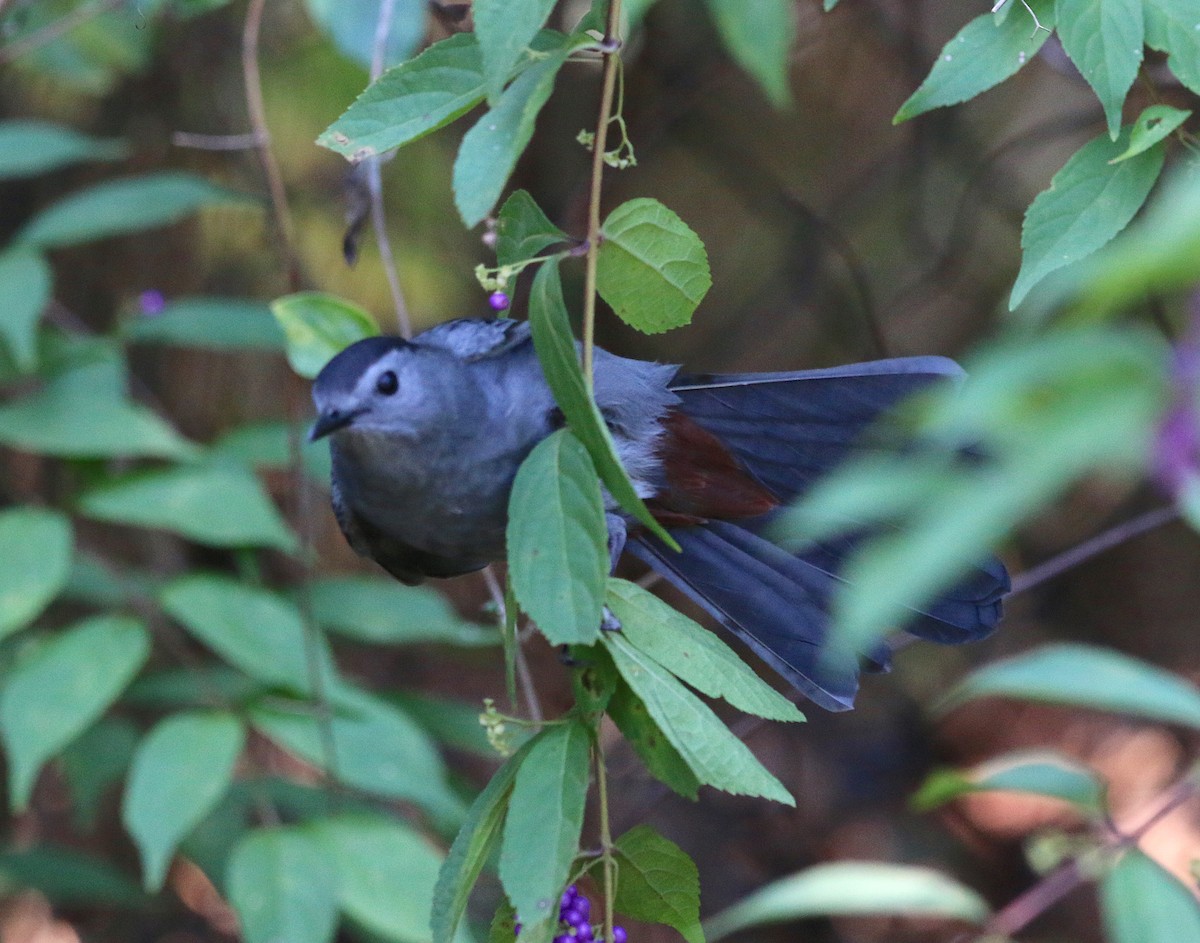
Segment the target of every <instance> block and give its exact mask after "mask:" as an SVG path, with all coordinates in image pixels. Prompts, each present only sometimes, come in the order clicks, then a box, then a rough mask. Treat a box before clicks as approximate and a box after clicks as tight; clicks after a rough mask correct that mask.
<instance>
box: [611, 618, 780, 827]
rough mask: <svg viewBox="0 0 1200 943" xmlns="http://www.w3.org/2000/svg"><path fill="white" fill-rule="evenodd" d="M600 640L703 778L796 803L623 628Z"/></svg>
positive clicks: (736, 791) (743, 791)
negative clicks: (641, 650) (638, 647)
mask: <svg viewBox="0 0 1200 943" xmlns="http://www.w3.org/2000/svg"><path fill="white" fill-rule="evenodd" d="M602 640H603V642H604V644H605V646H606V647H607V649H608V652H609V654H610V655H612V658H613V661H614V662H615V663H616V666H617V670H618V671H620V672H621V676H622V677H623V678H624V679H625V681H626V682H627V683H628V684H629V687H630V688H632V689H633V692H634V693H635V694H636V695H637V696H638V697H639V698H641V699H642V701H643V702H644V703H645V705H646V710H647V711H648V712H649V713H650V716H651V717H652V718H653V719H654V722H655V723H656V724H658V726H659V728H660V729H661V730H662V732H663V734H664V735H665V736H666V738H667V739H668V740H669V741H670V742H671V745H672V746H673V747H675V749H676V750H678V751H679V755H680V756H682V757H683V759H684V762H686V763H687V764H688V766H689V768H690V769H691V770H692V772H693V773H694V774H695V775H696V778H697V779H698V780H700V782H702V783H706V784H707V785H709V786H715V787H716V788H717V789H721V790H723V791H725V792H731V793H734V794H735V795H745V796H762V797H763V798H764V799H774V800H775V801H776V802H782V803H784V804H785V805H795V804H796V800H795V799H793V798H792V796H791V794H790V793H788V791H787V790H786V789H785V788H784V787H783V784H782V783H780V782H779V780H778V779H776V778H775V777H774V776H772V775H771V774H770V773H769V772H767V770H766V769H765V768H764V767H763V765H762V764H761V763H759V762H758V760H756V759H755V758H754V754H753V753H751V752H750V750H749V749H748V748H747V747H746V745H745V744H744V743H742V741H741V740H739V739H738V738H737V737H735V736H734V735H733V734H732V733H730V731H729V729H728V728H727V727H726V726H725V725H724V724H723V723H721V721H720V720H719V719H718V718H717V716H716V714H714V713H713V712H712V711H711V710H710V709H709V708H708V707H707V706H706V705H705V704H704V703H703V702H701V701H700V700H699V699H698V698H697V697H696V696H695V695H694V694H692V693H690V692H689V691H688V690H687V689H686V688H685V687H684V686H683V685H681V684H680V683H679V682H678V681H676V680H675V677H674V676H673V675H672V674H671V673H670V672H668V671H667V670H666V669H664V668H662V667H661V666H660V665H659V664H658V663H657V662H655V661H654V660H652V659H651V658H649V657H647V656H646V655H643V654H642V653H641V652H639V651H638V650H637V649H636V648H634V647H633V646H632V645H630V644H629V642H627V641H626V640H625V639H624V638H623V637H622V633H620V632H605V633H604V634H603V635H602Z"/></svg>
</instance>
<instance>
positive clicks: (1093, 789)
mask: <svg viewBox="0 0 1200 943" xmlns="http://www.w3.org/2000/svg"><path fill="white" fill-rule="evenodd" d="M974 792H1029V793H1034V794H1035V795H1039V796H1048V797H1050V798H1053V799H1062V800H1063V801H1065V802H1070V803H1072V804H1074V805H1077V806H1079V807H1080V809H1082V810H1083V811H1084V812H1086V813H1088V814H1095V813H1097V812H1099V811H1100V810H1101V809H1102V808H1103V804H1104V785H1103V784H1102V783H1101V782H1100V780H1099V779H1097V778H1096V774H1095V773H1093V772H1092V771H1091V770H1089V769H1086V768H1085V767H1082V766H1079V765H1078V764H1077V763H1073V762H1071V761H1070V760H1067V759H1066V758H1064V757H1062V756H1059V755H1058V754H1056V753H1049V752H1047V751H1023V752H1018V753H1006V754H1004V755H1003V756H999V757H996V758H995V759H992V760H989V761H988V762H986V763H982V764H980V765H979V766H976V767H975V768H973V769H970V770H966V771H961V770H939V771H937V772H935V773H933V774H932V775H931V776H930V777H929V778H928V779H927V780H926V781H925V783H924V784H923V785H922V786H921V788H920V790H918V792H917V793H916V794H915V795H914V796H913V797H912V804H913V806H914V807H915V808H917V809H921V810H926V809H933V808H936V807H937V806H940V805H945V804H946V803H947V802H950V801H951V800H952V799H957V798H958V797H959V796H964V795H968V794H970V793H974Z"/></svg>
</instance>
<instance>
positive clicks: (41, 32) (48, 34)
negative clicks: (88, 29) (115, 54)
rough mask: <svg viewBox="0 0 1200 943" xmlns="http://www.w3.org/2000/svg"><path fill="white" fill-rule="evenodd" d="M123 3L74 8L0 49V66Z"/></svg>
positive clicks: (103, 1) (108, 0)
mask: <svg viewBox="0 0 1200 943" xmlns="http://www.w3.org/2000/svg"><path fill="white" fill-rule="evenodd" d="M123 2H124V0H99V2H97V3H93V4H91V5H90V6H82V7H76V8H75V9H74V10H72V11H71V12H70V13H68V14H67V15H66V16H63V17H59V18H58V19H57V20H54V21H53V22H51V23H47V24H46V25H45V26H43V27H41V28H40V29H36V30H34V31H33V32H32V33H27V34H26V35H24V36H22V37H21V38H20V39H16V40H13V41H12V42H11V43H9V44H8V45H7V46H4V47H0V65H8V63H10V62H12V61H14V60H16V59H19V58H20V57H21V56H23V55H26V54H27V53H30V52H33V51H34V50H35V49H40V48H41V47H42V46H45V45H47V44H48V43H52V42H54V40H56V39H58V38H59V37H61V36H64V35H66V34H67V33H69V32H71V30H73V29H75V27H77V26H82V25H83V24H84V23H86V22H87V21H88V20H91V19H94V18H95V17H97V16H102V15H103V14H105V13H109V12H111V11H113V10H115V9H116V8H117V7H119V6H120V5H121V4H122V3H123ZM3 9H4V6H3V0H0V11H3Z"/></svg>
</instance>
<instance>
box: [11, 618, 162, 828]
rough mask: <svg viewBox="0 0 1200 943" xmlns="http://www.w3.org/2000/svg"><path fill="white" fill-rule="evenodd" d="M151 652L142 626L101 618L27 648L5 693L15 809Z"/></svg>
mask: <svg viewBox="0 0 1200 943" xmlns="http://www.w3.org/2000/svg"><path fill="white" fill-rule="evenodd" d="M149 653H150V638H149V636H148V635H147V634H146V630H145V629H144V628H143V627H142V625H141V623H140V622H138V621H136V620H135V619H127V618H124V617H121V616H100V617H97V618H94V619H88V620H86V621H84V622H80V623H78V624H77V625H76V626H75V627H73V628H71V629H68V630H66V631H63V632H60V633H58V634H57V635H54V636H53V637H51V638H47V639H39V640H38V641H37V642H35V643H33V644H30V645H29V646H28V647H26V648H25V649H23V650H22V651H21V652H20V653H19V655H18V657H17V660H16V662H15V663H14V664H13V666H12V668H11V670H10V671H9V672H8V673H7V676H6V678H5V683H4V688H3V690H0V739H3V741H4V747H5V750H6V751H7V754H8V764H9V766H8V770H9V789H10V791H11V804H12V809H13V811H14V812H20V811H22V810H24V808H25V806H26V804H27V803H28V802H29V794H30V792H32V790H33V784H34V780H35V779H36V777H37V774H38V771H39V770H40V769H41V768H42V764H43V763H45V762H46V760H48V759H49V758H50V757H52V756H54V755H55V754H56V753H58V752H59V751H60V750H62V748H63V747H65V746H66V745H67V744H68V743H70V742H71V741H72V740H74V739H75V737H77V736H78V735H79V734H80V733H82V732H83V731H84V730H86V729H87V728H88V727H90V726H91V725H92V724H93V723H95V721H96V720H97V719H98V718H99V717H100V715H101V714H102V713H104V710H105V709H106V708H107V707H108V706H109V705H110V704H111V703H112V702H113V701H114V700H116V698H117V696H118V695H119V694H120V693H121V691H123V690H124V689H125V686H126V685H127V684H128V683H129V682H130V680H131V679H132V678H133V676H134V675H135V674H137V671H138V669H139V668H141V666H142V665H143V663H144V662H145V661H146V657H147V656H148V655H149Z"/></svg>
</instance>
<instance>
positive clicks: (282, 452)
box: [209, 422, 332, 489]
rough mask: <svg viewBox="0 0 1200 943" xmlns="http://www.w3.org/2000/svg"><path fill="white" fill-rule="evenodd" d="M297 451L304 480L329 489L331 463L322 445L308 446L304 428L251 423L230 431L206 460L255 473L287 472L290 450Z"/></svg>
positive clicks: (212, 449)
mask: <svg viewBox="0 0 1200 943" xmlns="http://www.w3.org/2000/svg"><path fill="white" fill-rule="evenodd" d="M295 445H299V447H300V460H301V463H302V464H303V466H304V470H305V472H306V473H307V474H308V477H309V478H310V479H312V480H313V481H314V482H315V483H316V484H319V485H321V486H322V487H324V488H325V489H328V488H329V479H330V473H331V471H332V460H331V459H330V455H329V446H328V444H327V443H325V442H309V441H308V428H307V424H304V425H297V426H294V427H289V425H288V423H285V422H252V423H247V424H246V425H244V426H238V427H236V428H234V429H230V430H229V431H228V432H226V433H225V434H224V435H223V436H221V438H220V439H218V440H217V441H216V442H214V443H213V444H212V448H211V450H210V451H209V456H210V457H211V458H212V459H215V460H221V459H229V460H231V461H232V462H234V463H236V464H239V465H245V466H249V467H251V468H255V469H261V468H271V469H278V470H281V471H283V470H288V469H290V468H291V466H292V449H293V447H294V446H295Z"/></svg>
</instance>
